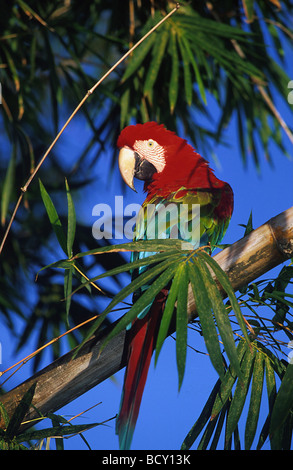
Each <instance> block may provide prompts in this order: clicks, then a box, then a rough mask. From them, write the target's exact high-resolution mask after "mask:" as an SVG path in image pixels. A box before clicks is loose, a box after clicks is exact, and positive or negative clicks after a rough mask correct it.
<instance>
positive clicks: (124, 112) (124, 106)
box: [120, 88, 130, 129]
mask: <svg viewBox="0 0 293 470" xmlns="http://www.w3.org/2000/svg"><path fill="white" fill-rule="evenodd" d="M129 98H130V88H126V90H125V91H124V93H123V94H122V96H121V100H120V106H121V113H120V129H123V127H124V126H125V125H126V124H127V123H128V120H129V115H128V110H129Z"/></svg>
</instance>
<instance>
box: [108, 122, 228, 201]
mask: <svg viewBox="0 0 293 470" xmlns="http://www.w3.org/2000/svg"><path fill="white" fill-rule="evenodd" d="M117 146H118V147H119V149H120V152H119V168H120V172H121V176H122V178H123V180H124V182H125V183H126V184H127V185H128V186H129V187H130V188H131V189H133V190H134V191H135V187H134V183H133V179H134V177H135V178H138V179H140V180H143V181H145V189H146V190H147V192H148V194H152V195H154V194H157V193H158V192H160V194H161V195H162V194H163V193H161V192H162V191H169V192H170V191H177V190H178V189H179V188H181V187H188V188H205V189H210V188H217V189H220V188H221V187H223V186H224V185H225V184H226V183H224V182H223V181H221V180H218V179H217V178H216V176H215V175H214V173H213V170H212V169H211V168H210V167H209V165H208V162H207V161H206V160H205V159H204V158H202V157H201V155H199V154H198V153H197V152H196V151H195V150H194V148H193V147H192V146H191V145H189V144H188V143H187V141H186V140H185V139H182V138H181V137H178V136H177V135H176V134H175V133H174V132H172V131H169V130H167V129H166V128H165V127H164V125H163V124H157V123H156V122H147V123H145V124H136V125H133V126H128V127H126V128H125V129H123V131H122V132H121V134H120V136H119V138H118V141H117Z"/></svg>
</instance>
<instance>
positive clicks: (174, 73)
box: [169, 29, 179, 114]
mask: <svg viewBox="0 0 293 470" xmlns="http://www.w3.org/2000/svg"><path fill="white" fill-rule="evenodd" d="M170 52H171V58H172V69H171V77H170V83H169V103H170V111H171V114H173V111H174V108H175V106H176V102H177V98H178V89H179V58H178V50H177V41H176V32H175V31H174V30H173V29H172V30H171V34H170Z"/></svg>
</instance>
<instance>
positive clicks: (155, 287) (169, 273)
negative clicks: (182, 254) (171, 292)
mask: <svg viewBox="0 0 293 470" xmlns="http://www.w3.org/2000/svg"><path fill="white" fill-rule="evenodd" d="M175 270H176V264H175V263H173V264H172V265H171V266H169V267H168V268H167V269H165V270H164V272H163V273H162V274H161V275H160V276H159V277H158V278H157V279H156V280H155V281H154V282H153V283H152V285H151V286H150V287H149V288H148V289H147V290H146V291H145V292H144V293H143V294H142V295H141V296H140V297H139V298H138V300H137V301H136V302H135V304H134V305H133V306H132V307H131V309H130V310H129V311H128V312H127V313H126V314H125V315H124V316H123V317H122V318H121V320H120V321H119V322H118V323H117V325H116V326H115V327H114V328H113V330H112V331H111V332H110V333H109V335H108V336H107V337H106V339H105V341H104V343H103V345H102V347H101V350H102V349H103V348H104V347H105V346H106V344H107V343H108V342H109V341H110V339H111V338H113V337H114V336H115V335H117V334H118V333H119V332H120V331H122V330H124V329H125V328H126V327H127V326H128V325H129V324H130V323H131V322H132V321H133V320H134V319H135V318H136V317H137V316H138V315H139V314H140V313H141V312H142V311H143V310H144V309H145V308H147V306H148V305H150V303H152V302H153V300H154V299H155V297H156V295H157V294H158V293H159V292H160V291H161V290H162V289H163V288H164V287H166V285H167V284H168V282H169V281H170V279H172V277H173V275H174V272H175Z"/></svg>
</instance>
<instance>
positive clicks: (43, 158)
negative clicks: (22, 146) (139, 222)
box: [0, 3, 180, 254]
mask: <svg viewBox="0 0 293 470" xmlns="http://www.w3.org/2000/svg"><path fill="white" fill-rule="evenodd" d="M179 7H180V5H179V3H177V4H176V7H175V8H173V10H171V11H170V12H169V13H168V14H167V15H166V16H165V17H164V18H163V19H162V20H160V21H159V22H158V23H157V24H156V25H155V26H154V27H153V28H152V29H151V30H150V31H149V32H148V33H147V34H145V35H144V36H143V37H142V38H141V39H140V40H139V41H138V42H137V43H136V44H135V45H134V46H133V47H131V49H129V50H128V51H127V52H126V54H124V56H123V57H121V58H120V59H119V60H118V61H117V62H116V63H115V64H114V65H113V67H111V68H110V69H109V70H108V72H106V73H105V75H103V77H102V78H101V79H100V80H98V81H97V83H96V84H95V85H94V86H93V87H92V88H91V89H90V90H88V91H87V93H86V95H85V96H84V98H83V99H82V100H81V102H80V103H79V104H78V106H77V107H76V108H75V110H74V111H73V113H72V114H71V116H70V117H69V118H68V119H67V121H66V122H65V124H64V126H63V127H62V129H61V130H60V131H59V132H58V134H57V136H56V137H55V139H54V140H53V142H52V143H51V145H50V146H49V148H48V149H47V151H46V152H45V154H44V155H43V157H42V158H41V160H40V161H39V163H38V164H37V166H36V168H35V170H34V171H33V173H32V174H31V176H30V177H29V179H28V180H27V182H26V183H25V185H24V186H23V187H22V188H20V190H21V194H20V196H19V198H18V201H17V203H16V206H15V208H14V211H13V213H12V216H11V219H10V221H9V224H8V226H7V229H6V232H5V234H4V237H3V240H2V242H1V245H0V254H1V252H2V250H3V247H4V244H5V242H6V239H7V236H8V233H9V231H10V229H11V225H12V222H13V220H14V218H15V216H16V213H17V211H18V208H19V206H20V203H21V201H22V198H23V195H24V193H25V192H26V191H27V189H28V187H29V185H30V184H31V182H32V180H33V179H34V177H35V176H36V174H37V172H38V171H39V169H40V167H41V166H42V164H43V163H44V161H45V159H46V158H47V156H48V155H49V153H50V152H51V150H52V148H53V147H54V145H55V144H56V142H57V141H58V140H59V138H60V136H61V134H63V132H64V130H65V129H66V127H67V126H68V124H69V123H70V122H71V121H72V119H73V118H74V116H75V115H76V113H77V112H78V111H79V110H80V108H81V107H82V106H83V104H84V103H85V101H86V100H87V99H88V98H89V96H90V95H92V94H93V93H94V91H95V90H96V89H97V88H98V86H99V85H100V84H101V83H102V82H103V81H104V80H105V79H106V78H107V77H108V76H109V75H110V74H111V73H112V72H113V70H115V69H116V68H117V67H118V65H120V64H121V63H122V62H123V61H124V60H125V59H126V58H127V57H128V56H129V55H130V54H131V53H132V52H133V51H134V50H135V49H136V48H137V47H138V46H139V45H140V44H141V43H142V42H143V41H145V40H146V39H147V38H148V37H149V36H150V35H151V34H152V33H153V32H154V31H155V30H156V29H157V28H158V27H159V26H161V24H162V23H164V22H165V21H166V20H167V19H168V18H170V16H171V15H173V13H175V12H176V11H177V10H178V8H179Z"/></svg>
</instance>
